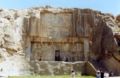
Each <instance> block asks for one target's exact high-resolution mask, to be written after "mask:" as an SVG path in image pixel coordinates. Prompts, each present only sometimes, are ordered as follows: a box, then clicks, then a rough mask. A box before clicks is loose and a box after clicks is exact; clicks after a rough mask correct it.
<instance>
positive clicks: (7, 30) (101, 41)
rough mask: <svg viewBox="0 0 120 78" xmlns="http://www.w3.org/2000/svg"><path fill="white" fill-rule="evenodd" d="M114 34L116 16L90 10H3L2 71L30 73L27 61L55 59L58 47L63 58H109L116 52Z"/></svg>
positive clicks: (0, 29) (0, 13) (0, 20)
mask: <svg viewBox="0 0 120 78" xmlns="http://www.w3.org/2000/svg"><path fill="white" fill-rule="evenodd" d="M115 33H119V27H118V22H117V23H116V19H115V18H114V16H112V15H110V14H103V13H101V12H98V11H93V10H90V9H54V8H31V9H25V10H6V9H1V10H0V58H1V59H0V61H1V62H0V69H1V71H0V73H1V74H2V75H22V74H30V71H29V70H30V66H29V63H28V60H29V61H30V60H31V59H32V60H42V61H53V60H55V59H54V57H55V52H56V51H58V50H59V51H60V52H61V54H60V55H61V57H62V60H64V57H65V58H66V59H68V61H80V60H88V59H89V58H90V59H91V60H98V59H102V60H103V59H107V60H109V59H110V58H112V55H111V54H113V53H114V52H117V51H116V49H117V48H116V47H117V44H115V41H114V34H115ZM108 56H109V57H108ZM107 57H108V58H107ZM107 60H106V61H107ZM106 61H105V63H106ZM105 63H104V64H105ZM118 64H119V63H118ZM6 65H7V66H6ZM106 65H107V64H106ZM108 67H109V66H108ZM109 68H111V67H109ZM109 68H107V69H109ZM118 68H119V66H118ZM116 69H117V68H115V70H114V67H113V68H112V70H114V71H116ZM118 72H119V71H118Z"/></svg>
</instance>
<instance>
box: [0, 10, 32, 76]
mask: <svg viewBox="0 0 120 78" xmlns="http://www.w3.org/2000/svg"><path fill="white" fill-rule="evenodd" d="M16 13H17V11H15V10H6V9H3V10H1V11H0V58H1V59H0V75H1V76H8V75H28V74H30V71H29V70H30V65H29V63H28V62H27V61H26V60H25V56H24V52H23V51H24V49H23V39H22V28H23V27H22V26H23V17H22V16H21V17H20V16H19V17H15V14H16Z"/></svg>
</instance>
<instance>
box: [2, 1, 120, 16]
mask: <svg viewBox="0 0 120 78" xmlns="http://www.w3.org/2000/svg"><path fill="white" fill-rule="evenodd" d="M45 5H50V6H52V7H66V8H91V9H95V10H99V11H102V12H105V13H112V14H114V15H117V14H120V0H0V8H8V9H24V8H30V7H33V6H34V7H35V6H45Z"/></svg>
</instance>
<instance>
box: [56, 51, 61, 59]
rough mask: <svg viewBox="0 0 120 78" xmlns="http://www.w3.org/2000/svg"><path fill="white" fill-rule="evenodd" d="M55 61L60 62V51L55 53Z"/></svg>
mask: <svg viewBox="0 0 120 78" xmlns="http://www.w3.org/2000/svg"><path fill="white" fill-rule="evenodd" d="M55 61H61V57H60V50H56V51H55Z"/></svg>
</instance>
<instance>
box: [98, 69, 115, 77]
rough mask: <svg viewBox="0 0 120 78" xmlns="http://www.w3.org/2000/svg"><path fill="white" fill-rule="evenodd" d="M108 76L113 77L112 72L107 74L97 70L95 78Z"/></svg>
mask: <svg viewBox="0 0 120 78" xmlns="http://www.w3.org/2000/svg"><path fill="white" fill-rule="evenodd" d="M110 76H113V73H112V72H110V73H107V72H103V71H99V70H98V71H97V72H96V78H109V77H110Z"/></svg>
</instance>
